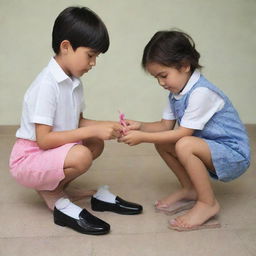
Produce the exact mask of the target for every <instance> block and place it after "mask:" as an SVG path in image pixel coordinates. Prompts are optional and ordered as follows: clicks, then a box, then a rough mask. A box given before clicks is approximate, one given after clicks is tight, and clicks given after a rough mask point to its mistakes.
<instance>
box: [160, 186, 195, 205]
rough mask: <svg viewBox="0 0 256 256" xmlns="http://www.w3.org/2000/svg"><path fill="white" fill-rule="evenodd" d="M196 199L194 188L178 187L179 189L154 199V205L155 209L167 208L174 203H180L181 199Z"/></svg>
mask: <svg viewBox="0 0 256 256" xmlns="http://www.w3.org/2000/svg"><path fill="white" fill-rule="evenodd" d="M196 199H197V195H196V191H195V190H194V189H180V190H179V191H177V192H175V193H173V194H171V195H169V196H167V197H165V198H163V199H161V200H158V201H156V203H155V207H156V209H157V210H162V209H164V208H165V209H167V208H169V207H171V206H172V205H175V204H176V203H178V204H179V203H180V201H181V204H182V201H184V200H185V201H195V200H196Z"/></svg>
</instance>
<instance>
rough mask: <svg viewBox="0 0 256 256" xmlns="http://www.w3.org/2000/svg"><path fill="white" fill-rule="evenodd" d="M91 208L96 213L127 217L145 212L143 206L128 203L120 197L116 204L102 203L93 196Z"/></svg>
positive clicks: (117, 198)
mask: <svg viewBox="0 0 256 256" xmlns="http://www.w3.org/2000/svg"><path fill="white" fill-rule="evenodd" d="M91 207H92V210H94V211H99V212H104V211H109V212H115V213H119V214H125V215H133V214H139V213H141V212H142V210H143V207H142V206H141V205H139V204H135V203H131V202H127V201H125V200H123V199H122V198H120V197H118V196H117V197H116V201H115V203H114V204H113V203H108V202H105V201H101V200H99V199H97V198H95V197H93V196H92V198H91Z"/></svg>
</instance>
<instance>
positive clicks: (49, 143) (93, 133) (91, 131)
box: [35, 124, 122, 150]
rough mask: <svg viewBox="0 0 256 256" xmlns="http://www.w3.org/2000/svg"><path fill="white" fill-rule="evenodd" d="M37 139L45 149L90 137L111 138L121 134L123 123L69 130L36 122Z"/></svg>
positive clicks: (39, 144)
mask: <svg viewBox="0 0 256 256" xmlns="http://www.w3.org/2000/svg"><path fill="white" fill-rule="evenodd" d="M35 129H36V141H37V144H38V146H39V147H40V148H41V149H43V150H47V149H51V148H56V147H59V146H62V145H64V144H67V143H72V142H78V141H81V140H84V139H88V138H99V139H102V140H109V139H115V138H119V137H120V136H121V130H122V127H121V125H118V124H117V125H113V124H112V125H101V126H99V125H92V126H89V127H81V128H78V129H74V130H68V131H57V132H55V131H52V126H49V125H44V124H35Z"/></svg>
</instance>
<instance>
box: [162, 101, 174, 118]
mask: <svg viewBox="0 0 256 256" xmlns="http://www.w3.org/2000/svg"><path fill="white" fill-rule="evenodd" d="M162 118H163V119H164V120H175V119H176V118H175V116H174V114H173V112H172V109H171V106H170V102H169V98H168V102H167V104H166V107H165V108H164V111H163V114H162Z"/></svg>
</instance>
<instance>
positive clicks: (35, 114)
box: [29, 83, 57, 126]
mask: <svg viewBox="0 0 256 256" xmlns="http://www.w3.org/2000/svg"><path fill="white" fill-rule="evenodd" d="M33 89H34V90H37V92H36V93H35V92H34V93H33V95H35V96H34V99H32V105H33V106H34V108H33V109H32V110H31V113H30V115H29V116H30V122H31V123H38V124H45V125H50V126H53V123H54V117H55V112H56V107H57V88H56V87H55V86H54V85H53V84H51V83H45V84H41V85H40V86H38V87H36V88H33Z"/></svg>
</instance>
